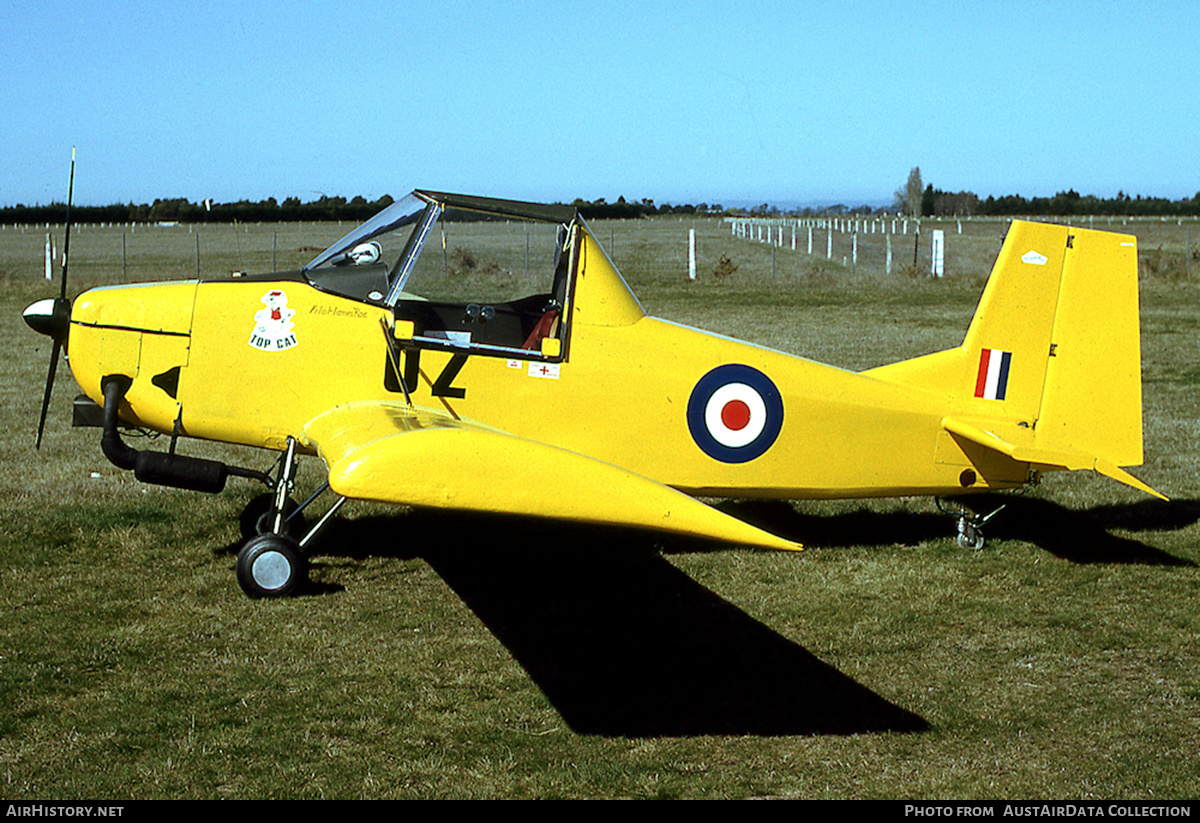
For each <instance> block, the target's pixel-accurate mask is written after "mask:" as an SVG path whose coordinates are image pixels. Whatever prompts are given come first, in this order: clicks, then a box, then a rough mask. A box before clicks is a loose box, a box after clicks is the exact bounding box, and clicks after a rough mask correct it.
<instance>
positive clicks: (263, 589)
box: [237, 437, 308, 598]
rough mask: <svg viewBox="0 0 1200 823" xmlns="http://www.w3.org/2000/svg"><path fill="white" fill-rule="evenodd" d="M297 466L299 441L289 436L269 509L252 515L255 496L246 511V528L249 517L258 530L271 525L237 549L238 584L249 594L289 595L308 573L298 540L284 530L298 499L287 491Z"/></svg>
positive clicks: (292, 482) (269, 502)
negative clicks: (239, 549) (288, 516)
mask: <svg viewBox="0 0 1200 823" xmlns="http://www.w3.org/2000/svg"><path fill="white" fill-rule="evenodd" d="M296 468H297V465H296V441H295V439H294V438H291V437H289V438H288V445H287V452H286V453H285V455H284V457H283V463H282V464H281V465H280V469H279V479H278V480H277V481H276V483H275V490H274V492H273V493H272V494H271V495H270V496H269V501H268V507H267V510H266V511H265V512H263V514H262V515H261V516H259V517H251V516H250V515H251V511H252V509H251V507H255V508H257V505H259V499H257V498H256V500H254V501H251V505H250V506H248V507H247V510H246V512H243V516H242V524H243V525H242V528H243V530H245V529H246V525H247V521H248V520H252V521H253V524H254V527H255V530H256V531H257V530H258V529H261V528H262V527H263V526H264V525H265V526H266V527H267V529H268V531H266V532H264V533H261V534H258V535H257V536H255V537H251V538H250V539H249V540H247V541H246V543H245V545H243V546H242V548H241V551H239V552H238V557H237V578H238V584H239V585H240V586H241V587H242V591H244V592H245V593H246V595H247V596H248V597H254V598H259V597H286V596H287V595H289V594H292V593H293V592H295V591H296V590H297V589H298V588H299V587H300V586H302V585H303V584H304V581H305V580H306V579H307V577H308V563H307V561H306V559H305V557H304V553H303V552H302V551H301V549H300V544H299V542H298V541H297V540H296V538H294V537H292V536H291V535H290V534H288V533H286V532H285V530H284V529H285V524H286V523H288V522H289V520H288V518H287V516H286V513H287V511H288V509H289V508H292V509H294V508H295V502H294V501H292V500H291V498H290V497H289V496H288V492H290V491H291V490H292V488H293V486H294V485H295V479H296ZM265 496H266V495H264V497H265ZM289 503H291V506H289V505H288V504H289ZM254 513H257V512H256V511H255V512H254ZM292 513H293V514H294V513H295V512H292Z"/></svg>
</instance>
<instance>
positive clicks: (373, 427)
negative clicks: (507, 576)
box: [305, 402, 801, 551]
mask: <svg viewBox="0 0 1200 823" xmlns="http://www.w3.org/2000/svg"><path fill="white" fill-rule="evenodd" d="M305 436H306V438H307V440H308V444H309V445H311V446H315V447H316V449H317V450H318V452H319V453H320V455H321V457H322V458H323V459H324V460H325V463H326V465H327V466H328V467H329V485H330V487H331V488H332V489H333V490H334V491H335V492H337V493H338V494H340V495H343V496H345V497H349V498H353V499H358V500H374V501H378V502H384V503H398V504H402V505H411V506H431V507H435V508H444V509H462V510H469V511H481V512H494V513H503V514H520V515H530V516H535V517H547V518H554V519H560V520H572V521H579V522H587V523H600V524H607V525H616V526H637V527H641V528H648V529H655V530H658V531H666V532H674V533H677V534H685V535H691V536H694V537H701V538H706V539H711V540H719V541H723V542H728V543H737V544H743V545H750V546H758V547H762V548H769V549H782V550H788V551H795V550H798V549H800V548H801V547H800V545H799V544H798V543H794V542H792V541H789V540H784V539H783V538H780V537H776V536H775V535H773V534H770V533H769V532H766V531H763V530H762V529H759V528H757V527H755V526H751V525H750V524H748V523H745V522H743V521H741V520H738V519H737V518H734V517H731V516H729V515H727V514H724V513H722V512H719V511H717V510H716V509H714V508H712V507H710V506H706V505H705V504H703V503H701V502H700V501H698V500H696V499H694V498H692V497H689V496H687V495H685V494H683V493H682V492H679V491H676V490H674V489H672V488H670V487H668V486H664V485H663V484H661V483H658V482H656V481H654V480H650V479H649V478H647V477H644V476H642V475H638V474H635V473H633V472H631V471H628V470H626V469H623V468H621V467H619V466H615V465H613V464H611V463H605V462H603V461H600V460H596V459H594V458H591V457H586V456H584V455H581V454H578V453H576V452H571V451H567V450H565V449H560V448H557V447H555V446H549V445H546V444H545V443H539V442H536V441H533V440H526V439H523V438H519V437H514V436H513V435H510V434H506V433H505V432H502V431H498V430H495V429H489V428H486V427H484V426H481V425H479V424H475V423H469V422H466V421H461V420H455V419H453V418H451V417H449V416H447V415H441V414H438V413H437V412H432V411H429V410H426V409H410V408H409V407H407V406H401V405H389V404H383V403H376V402H371V403H361V404H352V405H347V406H341V407H338V408H336V409H334V410H332V411H330V412H327V413H325V414H323V415H321V416H319V417H317V418H315V419H313V420H312V421H310V422H309V424H308V425H307V426H306V427H305Z"/></svg>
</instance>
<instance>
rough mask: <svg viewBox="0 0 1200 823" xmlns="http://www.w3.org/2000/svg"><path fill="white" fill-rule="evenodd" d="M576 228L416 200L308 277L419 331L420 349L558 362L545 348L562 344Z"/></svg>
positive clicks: (561, 215) (557, 213)
mask: <svg viewBox="0 0 1200 823" xmlns="http://www.w3.org/2000/svg"><path fill="white" fill-rule="evenodd" d="M576 219H577V212H576V210H575V208H573V207H571V206H553V205H542V204H537V203H525V202H519V201H513V200H496V199H491V198H484V197H471V196H466V195H457V194H445V193H440V192H431V191H414V192H413V193H411V194H409V195H407V196H406V197H404V198H402V199H400V200H397V201H396V202H394V203H392V204H391V205H390V206H388V207H387V208H385V209H384V210H383V211H381V212H379V213H378V214H377V215H375V216H374V217H372V218H371V219H370V220H368V221H367V222H365V223H363V224H362V225H361V226H358V227H357V228H355V229H354V230H353V231H351V232H350V233H349V234H347V235H346V236H345V237H343V238H342V239H340V240H338V241H337V242H336V243H334V244H333V245H331V246H330V247H329V248H327V249H326V250H325V251H323V252H321V253H320V254H319V255H317V256H316V257H315V258H313V260H312V261H311V262H310V263H309V264H308V265H306V266H305V267H304V269H303V270H302V274H303V275H304V276H305V277H306V278H307V279H308V280H309V281H310V282H312V283H313V284H314V285H316V286H317V287H318V288H322V289H325V290H327V291H331V292H334V293H337V294H342V295H345V296H347V297H353V298H355V299H359V300H364V301H366V302H371V303H375V304H381V305H385V306H388V307H390V308H392V309H393V311H394V313H395V317H396V320H397V321H407V322H411V323H412V324H413V338H412V339H413V340H414V341H415V345H421V346H426V347H433V348H445V349H451V350H469V351H473V352H477V353H489V352H490V353H493V354H510V355H513V354H515V355H518V356H525V357H542V356H557V354H558V352H559V351H561V347H560V346H556V345H546V346H543V344H542V341H543V340H545V339H548V338H549V339H553V340H557V339H561V335H562V328H561V327H562V321H563V315H564V308H565V306H566V303H567V300H568V290H569V280H570V278H569V274H570V266H571V256H572V255H571V244H572V240H573V232H572V226H573V225H574V223H575V221H576ZM439 247H440V248H439ZM398 327H399V326H398ZM543 349H544V350H545V351H543Z"/></svg>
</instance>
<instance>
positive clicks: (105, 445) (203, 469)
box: [100, 374, 271, 494]
mask: <svg viewBox="0 0 1200 823" xmlns="http://www.w3.org/2000/svg"><path fill="white" fill-rule="evenodd" d="M131 385H133V380H131V379H130V378H128V377H126V376H125V375H122V374H117V375H110V376H108V377H106V378H104V380H103V381H102V386H103V390H104V434H103V436H101V438H100V448H101V449H102V450H103V451H104V456H105V457H107V458H108V460H109V462H110V463H112V464H113V465H114V466H116V467H117V468H119V469H126V470H129V469H132V470H133V476H134V477H136V478H137V479H138V480H140V481H142V482H143V483H153V484H155V485H157V486H171V487H172V488H176V489H187V490H188V491H196V492H207V493H209V494H216V493H217V492H219V491H221V490H222V489H224V488H225V480H226V478H227V477H228V476H229V475H231V474H233V475H237V476H240V477H250V478H253V479H256V480H262V481H263V482H264V483H266V484H267V485H268V486H270V485H271V479H270V477H269V476H268V475H267V474H265V473H264V472H258V471H254V470H253V469H243V468H239V467H237V466H227V465H225V464H224V463H221V462H218V461H216V460H205V459H203V458H200V457H186V456H184V455H181V454H164V453H163V452H151V451H138V450H137V449H134V448H132V447H130V446H128V445H126V443H125V441H123V440H122V439H121V434H120V432H119V431H118V430H117V412H118V410H119V408H120V405H121V401H122V400H124V399H125V394H126V392H128V391H129V387H130V386H131Z"/></svg>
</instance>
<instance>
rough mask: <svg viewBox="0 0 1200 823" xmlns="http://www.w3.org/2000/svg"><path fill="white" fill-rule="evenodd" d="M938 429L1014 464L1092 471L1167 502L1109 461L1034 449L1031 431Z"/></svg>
mask: <svg viewBox="0 0 1200 823" xmlns="http://www.w3.org/2000/svg"><path fill="white" fill-rule="evenodd" d="M942 427H943V428H944V429H945V430H946V431H948V432H950V434H952V435H954V436H955V437H961V438H963V439H965V440H969V441H971V442H972V443H976V444H978V445H980V446H983V447H985V448H988V449H991V450H993V451H996V452H999V453H1000V454H1004V455H1007V456H1008V457H1011V458H1012V459H1013V460H1016V461H1017V462H1018V463H1036V464H1039V465H1043V466H1053V467H1055V468H1061V469H1067V470H1070V471H1075V470H1078V469H1092V470H1094V471H1097V472H1100V474H1103V475H1105V476H1106V477H1111V478H1112V479H1113V480H1116V481H1118V482H1121V483H1124V484H1125V485H1127V486H1132V487H1133V488H1135V489H1138V490H1139V491H1143V492H1146V493H1147V494H1152V495H1154V496H1155V497H1159V498H1162V499H1163V500H1166V499H1167V498H1166V497H1165V496H1164V495H1162V494H1160V493H1159V492H1157V491H1155V490H1154V489H1152V488H1150V487H1149V486H1147V485H1146V484H1145V483H1143V482H1142V481H1141V480H1138V479H1137V478H1136V477H1134V476H1133V475H1132V474H1130V473H1129V472H1127V471H1125V470H1124V469H1121V468H1119V467H1118V466H1116V465H1114V464H1113V463H1112V461H1110V460H1106V459H1104V458H1102V457H1097V456H1095V455H1090V454H1088V453H1087V452H1084V451H1080V450H1078V449H1071V448H1063V447H1053V448H1044V447H1040V446H1038V444H1037V442H1036V435H1035V434H1034V432H1033V431H1032V430H1031V429H1027V428H1023V427H1021V426H1018V425H1015V424H1011V423H998V422H995V421H990V422H987V423H983V422H980V423H975V422H971V421H967V420H962V419H959V418H954V417H947V418H946V419H944V420H943V421H942Z"/></svg>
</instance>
